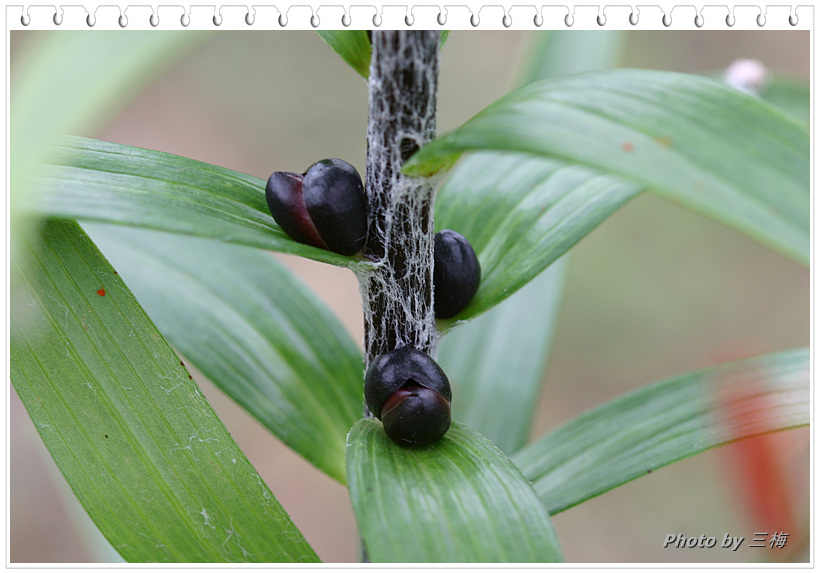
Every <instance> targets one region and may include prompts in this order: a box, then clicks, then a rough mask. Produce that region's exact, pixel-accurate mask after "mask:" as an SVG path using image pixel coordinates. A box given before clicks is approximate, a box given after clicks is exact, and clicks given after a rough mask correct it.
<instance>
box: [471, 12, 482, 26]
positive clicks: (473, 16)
mask: <svg viewBox="0 0 820 573" xmlns="http://www.w3.org/2000/svg"><path fill="white" fill-rule="evenodd" d="M480 23H481V20H480V18H479V17H478V14H471V15H470V25H471V26H472V27H473V28H477V27H478V25H479V24H480Z"/></svg>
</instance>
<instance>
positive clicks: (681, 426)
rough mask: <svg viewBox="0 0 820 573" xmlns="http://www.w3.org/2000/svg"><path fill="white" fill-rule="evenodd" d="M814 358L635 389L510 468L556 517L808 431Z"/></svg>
mask: <svg viewBox="0 0 820 573" xmlns="http://www.w3.org/2000/svg"><path fill="white" fill-rule="evenodd" d="M809 357H810V356H809V351H808V349H800V350H793V351H786V352H780V353H775V354H769V355H765V356H760V357H755V358H750V359H746V360H740V361H737V362H730V363H726V364H722V365H719V366H714V367H711V368H705V369H702V370H698V371H695V372H689V373H687V374H683V375H680V376H676V377H674V378H670V379H668V380H664V381H661V382H656V383H654V384H650V385H648V386H645V387H643V388H640V389H638V390H634V391H632V392H629V393H628V394H625V395H623V396H621V397H619V398H616V399H615V400H612V401H610V402H608V403H606V404H603V405H602V406H599V407H597V408H594V409H592V410H590V411H588V412H586V413H584V414H581V415H580V416H578V417H577V418H575V419H573V420H570V421H569V422H567V423H566V424H564V425H563V426H561V427H559V428H558V429H556V430H554V431H553V432H550V433H549V434H548V435H546V436H545V437H543V438H542V439H540V440H538V441H537V442H535V443H534V444H532V445H530V446H527V447H526V448H524V449H523V450H520V451H519V452H518V453H516V454H515V455H514V456H513V458H512V459H513V461H514V462H515V463H516V465H518V467H519V468H521V471H522V472H523V473H524V475H525V476H526V477H527V479H529V480H530V481H532V482H533V487H534V488H535V491H536V492H538V496H539V497H540V498H541V501H542V502H543V504H544V507H546V508H547V510H548V511H549V512H550V513H551V514H555V513H558V512H560V511H563V510H565V509H568V508H570V507H572V506H574V505H577V504H579V503H581V502H582V501H584V500H587V499H589V498H591V497H595V496H597V495H600V494H602V493H604V492H605V491H608V490H610V489H612V488H615V487H617V486H619V485H621V484H624V483H626V482H628V481H631V480H633V479H635V478H637V477H640V476H642V475H646V474H647V473H649V472H651V471H653V470H656V469H658V468H660V467H663V466H665V465H667V464H670V463H672V462H674V461H676V460H680V459H682V458H685V457H687V456H691V455H694V454H697V453H699V452H702V451H705V450H708V449H710V448H714V447H716V446H720V445H723V444H726V443H729V442H732V441H735V440H739V439H742V438H747V437H751V436H755V435H759V434H762V433H767V432H774V431H777V430H784V429H788V428H794V427H798V426H803V425H806V424H808V423H809V414H810V412H809Z"/></svg>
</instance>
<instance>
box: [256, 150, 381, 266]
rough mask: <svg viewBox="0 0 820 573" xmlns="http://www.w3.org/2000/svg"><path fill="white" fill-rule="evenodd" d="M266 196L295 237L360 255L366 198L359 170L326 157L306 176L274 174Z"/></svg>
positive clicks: (364, 234)
mask: <svg viewBox="0 0 820 573" xmlns="http://www.w3.org/2000/svg"><path fill="white" fill-rule="evenodd" d="M265 198H266V199H267V202H268V208H269V209H270V212H271V215H273V218H274V219H275V220H276V222H277V223H278V224H279V226H280V227H282V230H283V231H285V232H286V233H287V234H288V235H289V236H290V237H291V238H292V239H293V240H295V241H298V242H300V243H305V244H308V245H313V246H314V247H319V248H322V249H327V250H329V251H333V252H336V253H340V254H342V255H355V254H356V253H358V252H359V251H361V250H362V248H363V247H364V243H365V240H366V239H367V226H368V219H367V197H366V195H365V192H364V186H363V185H362V179H361V177H360V176H359V173H358V172H357V171H356V168H355V167H353V166H352V165H350V164H349V163H347V162H346V161H342V160H341V159H323V160H322V161H318V162H316V163H314V164H313V165H311V166H310V167H309V168H308V169H307V171H305V173H304V174H302V175H299V174H297V173H288V172H284V171H276V172H274V173H273V174H272V175H271V176H270V178H269V179H268V184H267V186H266V188H265Z"/></svg>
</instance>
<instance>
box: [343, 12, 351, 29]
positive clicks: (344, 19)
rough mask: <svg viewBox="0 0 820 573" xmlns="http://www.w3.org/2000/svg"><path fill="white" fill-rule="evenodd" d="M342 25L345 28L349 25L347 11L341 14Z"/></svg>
mask: <svg viewBox="0 0 820 573" xmlns="http://www.w3.org/2000/svg"><path fill="white" fill-rule="evenodd" d="M342 26H344V27H345V28H349V27H350V14H348V13H347V12H345V13H344V14H342Z"/></svg>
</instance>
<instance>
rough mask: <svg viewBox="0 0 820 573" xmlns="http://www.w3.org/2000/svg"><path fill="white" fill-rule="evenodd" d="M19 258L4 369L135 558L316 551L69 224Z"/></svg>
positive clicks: (49, 229) (272, 556)
mask: <svg viewBox="0 0 820 573" xmlns="http://www.w3.org/2000/svg"><path fill="white" fill-rule="evenodd" d="M42 239H43V241H42V243H41V244H33V243H26V244H25V245H23V246H21V249H20V251H21V253H24V254H25V255H26V256H27V257H28V260H30V261H32V265H31V268H26V269H25V270H24V269H23V268H22V267H21V266H20V265H18V264H17V263H16V262H15V261H13V262H12V272H13V273H14V274H16V275H18V279H19V283H18V284H20V285H22V286H21V288H22V289H23V290H24V292H23V293H22V295H21V297H20V299H19V300H20V304H18V305H16V306H15V307H13V308H12V312H11V380H12V383H13V384H14V387H15V389H16V390H17V393H18V394H19V396H20V398H21V399H22V401H23V404H24V405H25V407H26V409H27V410H28V412H29V415H30V416H31V418H32V420H33V422H34V425H35V427H36V428H37V431H38V432H39V433H40V436H41V437H42V438H43V441H44V442H45V444H46V446H47V447H48V449H49V451H50V452H51V455H52V456H53V457H54V460H55V461H56V463H57V465H58V466H59V468H60V471H61V472H62V473H63V475H64V476H65V478H66V480H67V481H68V482H69V484H70V485H71V487H72V489H73V490H74V493H75V494H76V495H77V497H78V499H79V500H80V501H81V503H82V504H83V506H84V507H85V508H86V510H87V511H88V513H89V514H90V515H91V517H92V519H94V521H95V522H96V524H97V525H98V527H99V528H100V530H101V531H102V532H103V533H104V534H105V535H106V537H107V538H108V540H109V542H110V543H111V544H112V545H113V546H114V547H115V548H116V549H117V551H119V552H120V554H122V556H123V557H124V558H125V559H127V560H128V561H131V562H247V561H255V562H271V561H311V562H312V561H317V557H316V554H315V553H314V552H313V550H312V549H311V548H310V546H309V545H308V544H307V543H306V542H305V540H304V538H303V537H302V535H301V533H300V532H299V530H298V529H296V527H295V526H294V525H293V523H292V522H291V521H290V519H289V518H288V516H287V514H286V513H285V511H284V509H283V508H282V507H281V506H280V505H279V503H278V502H277V501H276V499H275V498H274V497H273V495H272V494H271V492H270V490H269V489H268V488H267V486H266V485H265V484H264V482H263V481H262V479H261V477H260V476H259V474H257V473H256V471H255V470H254V469H253V467H252V466H251V465H250V463H249V462H248V460H247V459H246V458H245V456H244V455H243V454H242V452H241V450H240V449H239V447H238V446H237V445H236V443H235V442H234V441H233V439H232V438H231V436H230V434H229V433H228V432H227V430H226V429H225V427H224V426H223V425H222V423H221V421H220V420H219V418H218V417H217V416H216V414H215V413H214V411H213V410H212V409H211V407H210V405H209V404H208V402H207V401H206V399H205V398H204V397H203V396H202V393H201V392H200V391H199V388H198V387H197V386H196V383H194V382H193V380H191V379H190V376H189V375H188V372H187V371H186V369H185V368H184V366H183V365H182V364H181V362H180V360H179V358H178V357H177V355H176V354H175V353H174V351H173V350H171V348H170V347H169V346H168V344H167V342H166V341H165V340H164V339H163V338H162V336H161V335H160V333H159V332H158V331H157V330H156V328H155V327H154V325H153V324H152V323H151V322H150V320H149V319H148V317H147V316H146V315H145V314H144V313H143V311H142V309H141V308H140V307H139V305H138V304H137V302H136V300H135V299H134V297H133V295H132V294H131V293H130V291H128V289H127V288H126V287H125V285H124V284H123V282H122V280H121V279H120V278H119V277H118V276H117V274H116V272H115V271H114V269H113V268H111V266H110V265H109V264H108V263H107V262H106V261H105V259H104V258H103V257H102V256H101V255H100V253H99V251H97V249H96V247H95V246H94V245H93V243H91V241H90V240H89V239H88V237H87V236H86V235H85V234H84V233H83V232H82V230H81V229H80V228H79V226H78V225H77V223H76V222H49V223H47V224H46V225H45V227H44V229H43V233H42Z"/></svg>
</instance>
